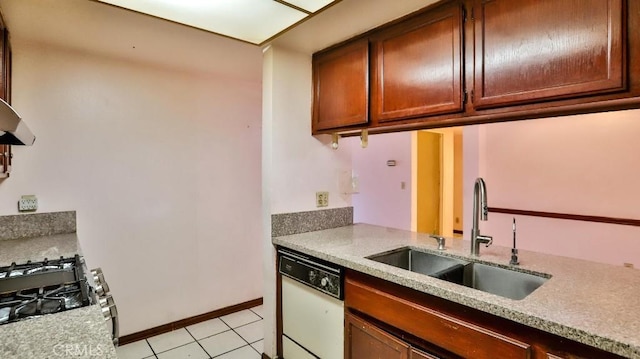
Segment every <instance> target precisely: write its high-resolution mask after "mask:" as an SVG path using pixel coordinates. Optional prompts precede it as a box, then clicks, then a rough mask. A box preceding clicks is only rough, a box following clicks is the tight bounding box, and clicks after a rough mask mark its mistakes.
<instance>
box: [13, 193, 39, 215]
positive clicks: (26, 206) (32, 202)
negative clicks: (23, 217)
mask: <svg viewBox="0 0 640 359" xmlns="http://www.w3.org/2000/svg"><path fill="white" fill-rule="evenodd" d="M37 209H38V198H36V196H35V195H28V196H22V197H20V200H19V201H18V211H20V212H34V211H36V210H37Z"/></svg>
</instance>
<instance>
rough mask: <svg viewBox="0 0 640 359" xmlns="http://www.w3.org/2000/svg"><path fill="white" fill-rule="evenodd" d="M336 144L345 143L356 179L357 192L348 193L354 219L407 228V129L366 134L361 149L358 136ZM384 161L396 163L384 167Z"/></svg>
mask: <svg viewBox="0 0 640 359" xmlns="http://www.w3.org/2000/svg"><path fill="white" fill-rule="evenodd" d="M340 145H341V146H345V145H348V146H349V150H350V151H351V156H352V157H351V158H352V163H353V171H354V173H355V174H356V175H357V176H358V180H359V187H360V189H359V193H356V194H353V195H352V203H353V207H354V213H353V216H354V218H353V219H354V222H355V223H369V224H376V225H380V226H386V227H392V228H399V229H405V230H411V132H399V133H393V134H384V135H374V136H369V146H368V147H367V148H365V149H363V148H361V147H360V138H359V137H351V138H345V139H342V140H341V142H340ZM387 160H395V161H396V166H395V167H389V166H387ZM401 182H405V188H404V189H402V188H401Z"/></svg>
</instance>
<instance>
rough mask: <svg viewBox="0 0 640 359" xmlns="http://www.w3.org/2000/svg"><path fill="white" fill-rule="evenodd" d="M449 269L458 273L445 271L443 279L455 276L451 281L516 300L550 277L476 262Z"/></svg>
mask: <svg viewBox="0 0 640 359" xmlns="http://www.w3.org/2000/svg"><path fill="white" fill-rule="evenodd" d="M449 271H450V272H456V273H455V274H454V273H447V271H445V273H443V274H442V279H445V280H448V278H454V280H449V281H450V282H454V283H457V284H461V285H464V286H466V287H470V288H474V289H478V290H481V291H483V292H487V293H491V294H495V295H499V296H501V297H505V298H510V299H515V300H520V299H524V298H525V297H526V296H528V295H529V294H531V293H532V292H533V291H534V290H536V289H538V287H540V286H541V285H543V284H544V283H545V282H546V281H547V280H548V279H549V278H546V277H542V276H538V275H534V274H529V273H522V272H517V271H514V270H510V269H506V268H500V267H494V266H490V265H486V264H482V263H475V262H472V263H469V264H467V265H466V266H464V268H463V269H459V268H451V269H450V270H449ZM461 271H462V273H460V272H461ZM460 278H462V280H460Z"/></svg>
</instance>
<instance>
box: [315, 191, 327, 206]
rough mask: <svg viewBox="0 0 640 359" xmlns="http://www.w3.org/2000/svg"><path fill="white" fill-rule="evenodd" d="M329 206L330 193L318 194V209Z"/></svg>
mask: <svg viewBox="0 0 640 359" xmlns="http://www.w3.org/2000/svg"><path fill="white" fill-rule="evenodd" d="M327 206H329V192H316V207H327Z"/></svg>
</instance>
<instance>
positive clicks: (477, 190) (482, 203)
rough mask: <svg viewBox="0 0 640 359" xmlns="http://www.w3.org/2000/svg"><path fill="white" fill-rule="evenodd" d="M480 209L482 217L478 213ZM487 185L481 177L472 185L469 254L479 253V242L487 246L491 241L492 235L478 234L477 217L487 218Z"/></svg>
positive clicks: (475, 254) (484, 219)
mask: <svg viewBox="0 0 640 359" xmlns="http://www.w3.org/2000/svg"><path fill="white" fill-rule="evenodd" d="M480 211H482V217H480V216H481V214H480ZM488 212H489V210H488V208H487V186H486V185H485V184H484V180H483V179H482V178H478V179H476V183H475V185H474V186H473V227H471V254H472V255H474V256H477V255H480V243H483V244H486V245H487V247H489V246H490V245H491V243H493V237H491V236H484V235H482V234H480V228H479V226H478V219H481V220H483V221H486V220H487V214H488Z"/></svg>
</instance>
